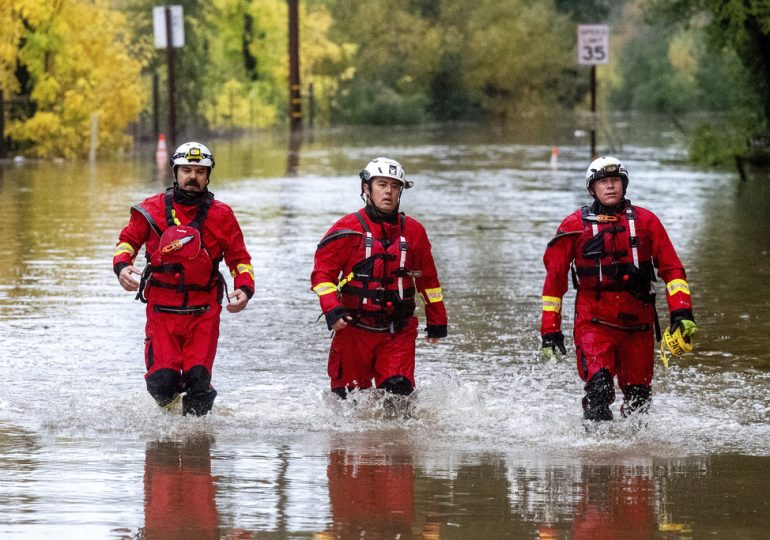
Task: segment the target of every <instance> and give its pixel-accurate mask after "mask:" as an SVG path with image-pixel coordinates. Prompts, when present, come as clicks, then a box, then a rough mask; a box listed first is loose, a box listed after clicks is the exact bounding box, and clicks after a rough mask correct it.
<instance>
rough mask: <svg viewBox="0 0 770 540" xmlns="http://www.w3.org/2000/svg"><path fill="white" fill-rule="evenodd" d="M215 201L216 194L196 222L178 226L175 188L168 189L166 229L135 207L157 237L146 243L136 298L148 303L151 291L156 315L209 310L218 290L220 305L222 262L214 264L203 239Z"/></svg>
mask: <svg viewBox="0 0 770 540" xmlns="http://www.w3.org/2000/svg"><path fill="white" fill-rule="evenodd" d="M213 199H214V196H213V194H211V193H209V194H207V196H206V198H205V199H204V200H203V202H202V203H201V205H200V209H199V210H198V213H197V215H196V216H195V218H194V219H193V220H192V221H191V222H190V223H189V224H188V225H179V224H177V222H176V219H175V216H174V205H173V188H169V189H168V190H166V193H165V195H164V207H165V208H164V209H165V229H162V228H161V227H160V226H159V225H158V223H157V222H156V220H155V219H154V218H153V217H152V214H151V213H150V211H149V210H148V209H146V208H144V207H142V206H141V205H138V204H137V205H135V206H134V207H133V209H134V210H136V211H138V212H139V213H141V214H142V215H143V216H144V217H145V219H147V222H148V223H149V225H150V228H151V229H152V230H153V232H154V233H155V234H156V235H157V238H156V239H155V240H154V241H152V242H151V241H150V240H148V242H147V258H148V264H147V266H146V267H145V269H144V273H143V274H142V280H141V283H140V287H139V293H138V294H137V298H139V299H140V300H142V301H143V302H147V297H148V295H150V293H149V291H152V292H151V295H150V296H151V298H150V300H151V302H152V304H153V305H154V309H155V310H156V311H160V312H169V313H180V314H196V313H202V312H203V311H205V310H206V309H208V306H209V304H210V303H211V301H212V294H211V291H212V290H213V289H214V288H215V287H216V288H217V289H218V291H217V296H218V301H220V302H221V299H222V294H223V292H222V291H223V287H224V279H222V277H221V275H220V273H219V260H216V261H215V260H212V258H211V256H210V255H209V253H208V251H207V250H206V248H205V246H204V244H203V241H202V239H201V231H202V230H203V223H204V221H205V219H206V214H207V213H208V211H209V208H211V204H212V203H213Z"/></svg>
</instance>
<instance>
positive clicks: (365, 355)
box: [311, 157, 447, 398]
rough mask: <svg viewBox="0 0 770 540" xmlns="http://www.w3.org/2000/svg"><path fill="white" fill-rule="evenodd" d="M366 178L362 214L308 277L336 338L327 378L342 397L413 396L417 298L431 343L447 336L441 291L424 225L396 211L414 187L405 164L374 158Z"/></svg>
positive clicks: (339, 227)
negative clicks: (369, 392)
mask: <svg viewBox="0 0 770 540" xmlns="http://www.w3.org/2000/svg"><path fill="white" fill-rule="evenodd" d="M359 176H360V177H361V198H362V199H363V200H364V202H365V203H366V206H365V208H362V209H361V210H359V211H358V212H355V213H352V214H348V215H347V216H345V217H343V218H342V219H340V220H339V221H337V223H335V224H334V225H333V226H332V228H331V229H329V232H327V233H326V235H325V236H324V238H323V239H322V240H321V242H320V243H319V244H318V249H317V250H316V253H315V266H314V268H313V273H312V275H311V283H312V288H313V291H315V292H316V294H318V297H319V300H320V302H321V310H322V311H323V313H324V315H325V316H326V323H327V325H328V327H329V329H330V330H334V338H333V340H332V344H331V350H330V351H329V366H328V373H329V377H330V378H331V388H332V391H333V392H335V393H336V394H338V395H339V396H341V397H343V398H344V397H345V396H346V394H347V392H349V391H350V390H353V389H354V388H361V389H364V388H370V387H371V386H372V379H374V385H375V386H376V387H377V388H383V389H385V390H387V391H388V392H391V393H392V394H397V395H404V396H406V395H409V394H411V392H412V391H413V390H414V386H415V385H414V356H415V341H416V339H417V317H415V316H414V310H415V296H416V293H419V294H420V295H421V296H422V299H423V301H424V303H425V316H426V318H427V338H426V339H427V341H428V342H429V343H432V344H435V343H436V342H438V339H439V338H443V337H446V335H447V318H446V309H445V308H444V302H443V295H442V292H441V285H440V283H439V280H438V275H437V273H436V266H435V264H434V262H433V256H432V255H431V246H430V242H429V241H428V236H427V234H426V233H425V229H424V228H423V226H422V225H421V224H420V223H419V222H418V221H417V220H415V219H413V218H411V217H408V216H406V215H404V214H403V213H400V212H399V211H398V207H399V202H400V200H401V192H402V191H403V190H404V189H405V188H410V187H412V184H413V183H412V182H411V181H408V180H406V179H405V178H404V169H403V168H402V167H401V165H400V164H399V163H398V162H396V161H393V160H392V159H388V158H382V157H380V158H377V159H374V160H373V161H371V162H370V163H369V164H367V165H366V167H365V168H364V170H362V171H361V173H360V174H359Z"/></svg>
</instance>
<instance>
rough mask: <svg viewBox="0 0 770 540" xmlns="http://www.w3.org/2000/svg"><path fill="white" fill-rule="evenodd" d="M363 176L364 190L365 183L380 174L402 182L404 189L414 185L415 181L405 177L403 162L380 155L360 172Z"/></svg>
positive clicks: (362, 185) (361, 176) (362, 184)
mask: <svg viewBox="0 0 770 540" xmlns="http://www.w3.org/2000/svg"><path fill="white" fill-rule="evenodd" d="M358 176H359V177H360V178H361V189H362V190H363V188H364V184H365V183H368V182H370V181H371V179H372V178H376V177H378V176H380V177H383V178H393V179H394V180H398V181H399V182H401V185H402V186H403V188H404V189H409V188H410V187H412V186H413V185H414V182H412V181H411V180H407V179H406V178H404V168H403V167H402V166H401V164H400V163H399V162H398V161H396V160H394V159H390V158H386V157H378V158H374V159H373V160H371V161H370V162H369V163H367V164H366V167H364V169H363V170H362V171H361V172H360V173H358Z"/></svg>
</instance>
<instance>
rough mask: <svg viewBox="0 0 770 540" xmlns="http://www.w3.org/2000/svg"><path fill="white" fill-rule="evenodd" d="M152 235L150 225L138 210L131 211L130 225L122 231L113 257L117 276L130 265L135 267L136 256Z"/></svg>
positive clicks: (113, 267) (113, 266)
mask: <svg viewBox="0 0 770 540" xmlns="http://www.w3.org/2000/svg"><path fill="white" fill-rule="evenodd" d="M149 234H150V225H149V223H147V220H146V219H145V218H144V216H142V215H141V214H140V213H139V212H137V211H136V210H133V209H132V210H131V216H130V217H129V220H128V225H126V227H125V228H124V229H123V230H122V231H120V235H118V243H117V244H116V245H115V251H114V253H113V255H112V269H113V271H114V272H115V274H120V271H121V270H122V269H123V268H124V267H126V266H129V265H133V264H134V261H135V260H136V255H137V253H139V250H140V249H141V247H142V245H143V244H144V243H145V242H146V241H147V238H148V236H149Z"/></svg>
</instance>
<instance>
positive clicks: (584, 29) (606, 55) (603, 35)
mask: <svg viewBox="0 0 770 540" xmlns="http://www.w3.org/2000/svg"><path fill="white" fill-rule="evenodd" d="M577 37H578V47H577V56H578V64H580V65H588V66H591V159H592V160H593V159H595V158H596V125H597V123H598V122H597V117H596V66H597V65H598V64H608V63H609V62H610V27H609V26H607V25H606V24H579V25H578V27H577Z"/></svg>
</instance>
